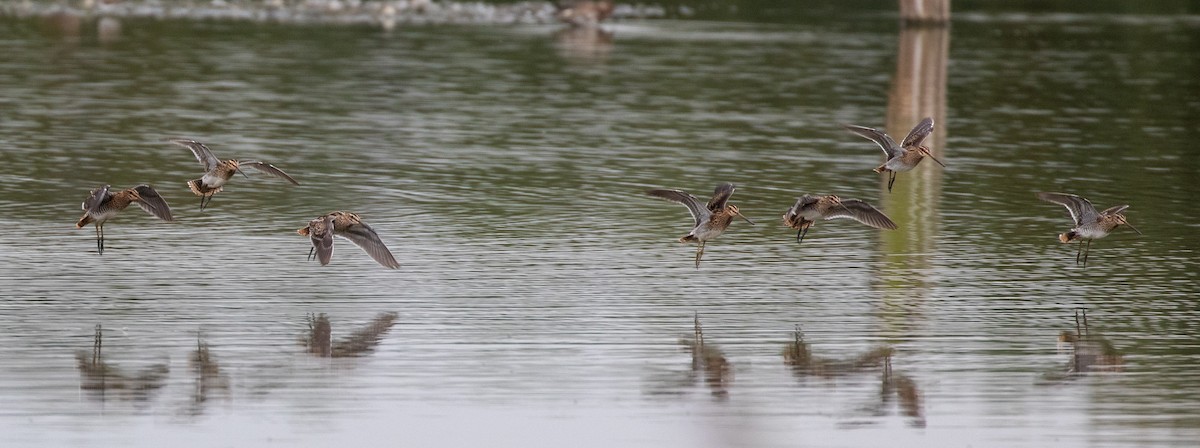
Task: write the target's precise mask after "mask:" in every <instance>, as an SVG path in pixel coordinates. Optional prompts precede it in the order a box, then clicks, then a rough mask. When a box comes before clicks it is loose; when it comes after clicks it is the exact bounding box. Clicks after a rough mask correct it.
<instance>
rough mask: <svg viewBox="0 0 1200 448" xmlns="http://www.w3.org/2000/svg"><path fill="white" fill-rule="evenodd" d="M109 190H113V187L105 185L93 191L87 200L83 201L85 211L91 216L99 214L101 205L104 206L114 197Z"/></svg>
mask: <svg viewBox="0 0 1200 448" xmlns="http://www.w3.org/2000/svg"><path fill="white" fill-rule="evenodd" d="M109 188H111V186H109V185H105V186H103V187H100V188H97V189H95V190H92V192H91V193H90V194H88V197H87V199H84V200H83V204H82V207H83V211H85V212H88V213H89V214H95V213H99V212H100V205H102V204H104V202H105V201H108V198H111V197H112V194H110V193H109V192H108V189H109Z"/></svg>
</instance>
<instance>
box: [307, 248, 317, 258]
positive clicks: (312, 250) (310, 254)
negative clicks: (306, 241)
mask: <svg viewBox="0 0 1200 448" xmlns="http://www.w3.org/2000/svg"><path fill="white" fill-rule="evenodd" d="M316 251H317V246H312V247H310V248H308V261H312V259H313V258H314V257H315V255H313V252H316Z"/></svg>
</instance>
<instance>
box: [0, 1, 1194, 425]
mask: <svg viewBox="0 0 1200 448" xmlns="http://www.w3.org/2000/svg"><path fill="white" fill-rule="evenodd" d="M822 13H823V14H826V13H827V14H829V16H824V17H819V18H817V17H814V18H813V20H812V21H811V23H808V22H806V23H797V24H771V25H763V24H739V23H713V22H674V21H653V22H625V23H620V24H617V25H615V26H614V27H613V28H612V31H613V32H614V34H613V35H611V36H604V35H593V34H577V33H576V34H572V33H565V32H562V31H560V30H558V29H557V28H555V27H486V26H483V27H449V26H447V27H416V28H399V29H397V30H395V31H393V32H391V33H383V32H380V31H379V30H377V29H373V28H369V27H302V26H271V25H251V24H244V23H219V22H198V23H192V22H182V21H170V22H156V21H149V20H125V21H121V22H117V23H115V24H117V25H119V30H118V31H117V32H113V25H114V22H111V21H110V22H108V23H107V24H106V25H105V26H104V27H100V26H98V25H97V23H95V22H94V21H89V20H84V21H82V22H81V23H79V24H78V27H76V26H75V25H72V24H71V23H70V22H69V21H67V22H66V23H65V24H64V23H63V21H59V22H50V21H46V20H40V19H39V20H34V19H30V20H14V19H0V23H2V24H3V26H0V41H2V42H3V46H4V48H5V53H6V57H4V58H0V148H2V149H0V164H2V165H3V166H5V167H6V168H8V169H7V170H5V172H4V173H0V207H3V208H5V209H8V210H19V214H10V215H9V216H5V217H0V224H3V225H4V226H5V227H7V228H8V229H10V230H9V231H7V232H0V250H2V252H3V257H2V258H0V290H2V291H3V294H2V296H3V299H2V300H0V318H2V322H3V323H2V324H0V359H3V363H2V364H0V402H3V403H4V404H5V405H4V406H3V408H2V409H0V434H2V435H3V439H4V445H5V446H214V445H217V446H261V445H276V446H330V445H333V444H344V443H346V442H356V444H359V445H371V446H376V445H388V444H395V443H396V442H397V441H404V442H408V443H406V445H417V446H469V445H487V446H606V447H607V446H655V447H662V446H689V447H691V446H712V447H726V446H771V447H774V446H779V447H782V446H788V447H791V446H880V445H883V444H887V445H889V446H913V447H917V446H921V447H924V446H966V445H970V446H1005V447H1015V446H1048V445H1053V446H1131V445H1138V446H1192V445H1194V443H1195V441H1196V440H1200V373H1197V372H1200V336H1197V335H1198V334H1200V305H1198V304H1200V296H1198V295H1200V279H1198V276H1197V272H1200V254H1197V249H1200V236H1197V235H1200V232H1197V230H1200V225H1197V223H1198V222H1200V208H1197V207H1195V205H1194V204H1195V203H1196V201H1200V188H1197V187H1198V185H1197V181H1196V179H1197V176H1200V162H1198V161H1197V158H1196V157H1195V156H1196V155H1197V153H1196V146H1195V142H1196V141H1200V121H1198V120H1200V78H1198V77H1197V76H1196V74H1197V73H1200V19H1197V18H1196V17H1193V16H1171V17H1167V16H1135V17H1118V16H1108V15H1086V14H1082V15H1057V16H1049V17H1045V18H1043V17H1037V18H1034V20H1033V21H1032V22H1026V21H1025V19H1028V18H1026V17H1013V16H1011V15H986V14H963V15H961V16H960V18H959V20H957V21H956V22H955V23H954V24H953V27H952V29H950V30H949V32H948V36H944V35H943V36H942V37H948V39H949V46H948V48H949V50H948V55H947V56H945V57H944V58H943V63H944V70H945V85H944V86H941V88H939V89H938V90H939V91H940V95H944V100H943V101H942V103H941V104H942V105H941V106H939V107H941V108H942V110H940V111H936V112H927V111H920V112H917V113H921V114H930V115H935V116H937V117H938V126H939V131H938V133H937V134H935V138H934V141H933V143H934V147H935V150H936V151H937V153H938V154H939V155H940V157H941V159H942V160H943V161H944V162H946V163H947V165H948V167H947V168H945V169H942V168H940V167H938V166H936V165H934V164H932V163H931V162H926V163H924V164H922V165H921V166H920V167H919V168H918V169H917V170H916V171H914V172H909V173H901V174H900V175H899V177H898V180H897V183H896V190H895V191H894V192H892V193H890V194H889V193H888V192H887V191H886V189H885V188H884V183H883V182H882V181H881V178H880V177H879V176H878V175H875V174H874V173H872V172H871V171H870V170H871V168H874V167H875V166H876V165H877V164H878V163H879V159H880V154H879V150H878V149H876V148H875V147H874V146H873V145H872V144H871V143H870V142H868V141H866V140H864V139H861V138H859V137H857V136H854V135H852V134H850V133H849V132H846V131H845V130H843V129H841V127H840V126H839V123H844V122H845V123H856V124H862V125H867V126H876V127H878V126H885V125H888V122H887V121H886V120H887V116H888V114H889V112H888V111H889V97H890V96H889V93H890V92H891V93H894V92H895V91H897V90H898V89H899V90H901V91H902V90H903V89H902V88H900V87H897V86H894V85H893V81H894V80H897V79H899V76H898V71H897V65H898V62H899V61H900V60H901V59H902V58H903V56H898V55H900V54H903V53H904V51H903V50H902V47H904V44H903V43H902V42H903V41H904V39H899V38H898V37H900V33H899V30H898V29H897V25H896V23H895V20H894V17H893V16H889V15H886V14H879V13H870V14H857V13H851V12H837V11H824V12H822ZM100 29H104V30H106V31H105V32H104V33H98V30H100ZM932 34H933V35H934V36H937V32H933V33H932ZM921 42H924V41H921ZM923 45H925V44H917V49H918V50H921V51H924V50H929V51H936V49H932V48H927V47H925V46H923ZM891 97H893V98H894V97H895V95H892V96H891ZM894 101H896V100H893V102H894ZM892 107H893V108H895V107H896V105H895V104H893V105H892ZM893 110H894V109H893ZM900 121H903V120H900ZM914 121H915V120H914ZM902 127H903V126H900V127H897V126H890V125H889V129H891V130H892V131H893V134H901V135H903V134H904V133H905V131H907V129H906V128H902ZM170 136H186V137H192V138H196V139H198V140H202V141H205V142H207V143H209V146H210V147H211V148H212V149H213V151H214V152H216V153H217V155H218V156H222V157H225V158H242V159H261V160H265V161H269V162H271V163H273V164H275V165H277V166H279V167H282V168H283V169H285V170H287V171H288V172H289V173H291V174H292V175H293V176H295V177H296V178H297V179H298V180H299V181H300V182H301V184H302V185H301V186H299V187H292V186H290V185H287V184H286V183H284V182H280V181H278V180H275V179H270V178H265V177H261V176H256V177H253V178H252V179H245V178H240V177H239V178H235V179H233V180H232V181H231V183H230V184H229V186H228V188H227V190H226V192H224V193H221V194H219V195H217V196H216V198H215V199H214V200H213V202H212V205H211V206H210V208H208V209H207V210H205V211H204V212H200V211H199V210H198V208H199V207H198V205H199V204H198V199H197V198H196V197H194V196H191V195H190V193H189V192H188V191H187V189H186V187H185V186H184V181H185V180H187V179H191V178H194V177H197V176H198V175H199V169H200V166H199V164H197V163H196V161H195V160H194V159H193V158H192V156H191V154H189V153H188V152H187V151H186V150H184V149H182V148H179V147H175V146H172V145H170V144H165V143H163V141H162V140H163V139H164V138H166V137H170ZM897 138H899V136H898V137H897ZM722 181H728V182H733V183H736V184H737V185H738V186H739V189H738V192H737V194H736V195H735V196H734V201H733V202H734V203H737V204H738V205H739V206H740V207H741V209H742V211H743V213H745V214H746V215H747V216H749V217H750V218H752V219H755V220H756V222H757V223H758V225H757V226H749V225H746V224H745V223H744V222H737V223H735V224H734V226H733V228H732V230H730V232H729V233H727V234H725V235H724V236H722V237H721V238H719V239H717V240H714V241H712V242H711V243H710V244H709V245H708V248H707V252H706V254H705V260H704V263H703V264H702V266H701V268H700V269H699V270H697V269H694V268H693V266H692V258H693V253H694V249H693V248H692V247H691V246H682V245H679V244H678V243H676V242H675V241H674V240H675V239H676V238H678V237H679V236H681V235H683V234H685V233H686V232H687V230H688V228H689V225H690V218H689V217H688V216H687V213H686V211H685V209H684V208H683V207H681V206H678V205H673V204H670V203H666V202H662V201H658V200H655V199H653V198H648V197H645V196H643V195H642V194H641V192H642V190H645V189H647V188H664V187H665V188H681V189H686V190H689V191H692V192H693V193H696V194H697V195H698V196H704V195H706V194H707V193H708V192H709V191H711V189H712V188H713V186H714V185H715V184H716V183H718V182H722ZM139 183H151V184H153V185H154V186H156V187H157V188H158V189H159V190H160V191H161V192H162V193H163V195H164V196H165V197H166V199H167V200H168V201H169V202H170V203H171V204H172V206H173V207H174V210H175V216H176V217H177V218H178V221H179V222H178V223H175V224H165V223H161V222H158V221H156V220H154V219H153V218H151V217H150V216H148V215H146V214H144V213H142V212H141V211H139V210H137V209H130V210H129V211H127V212H126V213H124V214H123V215H121V216H120V217H118V218H117V219H115V220H113V221H110V223H109V225H108V226H106V232H107V237H108V241H107V246H106V251H105V254H104V255H103V256H100V255H97V254H96V253H95V241H94V239H93V232H92V230H91V229H90V228H88V229H83V230H75V229H74V228H73V226H72V224H73V223H74V221H75V220H76V219H78V218H79V215H80V214H81V212H80V210H79V203H80V201H82V200H83V198H84V197H85V196H86V195H87V192H88V191H89V190H90V189H92V188H95V187H96V186H99V185H103V184H112V185H113V186H114V187H122V188H124V187H129V186H133V185H137V184H139ZM1037 191H1066V192H1074V193H1078V194H1080V195H1083V196H1086V197H1088V198H1090V199H1091V200H1092V201H1094V202H1095V203H1096V205H1098V206H1100V207H1108V206H1111V205H1115V204H1121V203H1129V204H1131V205H1132V207H1131V208H1130V209H1129V211H1128V217H1129V219H1130V221H1131V222H1132V223H1133V224H1134V225H1136V226H1137V227H1138V229H1139V230H1141V231H1142V232H1144V233H1145V235H1144V236H1138V235H1137V234H1135V233H1133V232H1132V231H1130V230H1128V229H1125V228H1122V229H1119V230H1118V231H1116V232H1115V233H1114V234H1113V235H1111V236H1109V237H1108V238H1105V239H1103V240H1099V241H1097V242H1095V243H1094V244H1092V247H1091V249H1092V252H1091V256H1090V260H1089V264H1088V265H1087V266H1086V268H1085V267H1080V266H1077V265H1076V264H1075V263H1074V259H1073V257H1074V255H1075V248H1074V246H1067V245H1062V244H1059V243H1058V242H1057V240H1056V239H1055V236H1056V235H1057V233H1058V232H1061V231H1064V230H1066V229H1067V228H1068V227H1069V226H1068V224H1069V219H1068V218H1067V215H1066V211H1065V210H1064V209H1063V208H1062V207H1059V206H1056V205H1053V204H1048V203H1043V202H1040V201H1038V200H1037V199H1036V198H1034V195H1033V194H1034V192H1037ZM803 193H837V194H840V195H841V196H843V197H848V198H861V199H864V200H867V201H869V202H872V203H875V204H877V205H879V206H880V207H881V208H882V209H884V211H886V212H887V213H888V214H889V215H891V216H892V217H893V218H894V219H895V220H896V221H897V222H898V223H900V225H901V229H900V230H897V231H891V232H880V231H876V230H873V229H870V228H867V227H864V226H860V225H857V224H855V223H853V222H846V221H834V222H823V223H819V224H818V225H817V226H816V227H814V228H813V229H812V231H811V232H810V233H809V235H808V237H807V239H806V240H805V242H804V244H803V245H802V246H797V244H796V243H795V240H794V238H795V234H794V233H793V232H792V231H790V230H789V229H786V228H784V227H783V226H782V225H781V224H780V222H779V215H780V214H782V212H783V211H784V210H785V209H786V208H787V207H788V206H790V205H791V203H792V202H793V201H794V198H795V197H796V196H798V195H800V194H803ZM339 209H345V210H352V211H357V212H359V213H360V214H362V215H363V217H364V219H366V220H367V221H368V222H369V223H371V224H372V225H373V226H374V227H375V229H376V230H377V231H378V232H379V233H380V235H381V236H382V237H383V239H384V241H385V242H386V243H387V244H388V245H389V246H390V247H391V248H392V251H393V252H394V253H395V254H396V256H397V258H398V259H399V260H400V261H401V263H402V264H403V267H402V268H401V269H399V270H397V271H389V270H386V269H382V268H380V267H379V266H378V265H375V264H374V263H373V262H372V261H371V260H370V259H369V258H368V257H366V255H365V254H363V253H362V252H361V251H359V250H358V249H357V248H355V247H353V246H352V245H350V244H348V243H346V242H345V241H341V240H339V241H338V243H337V244H338V246H337V252H336V253H335V255H334V260H333V263H332V264H330V265H329V266H325V267H321V266H318V265H317V264H316V263H312V262H305V254H306V253H307V252H308V249H309V244H308V241H307V240H306V239H305V238H303V237H301V236H299V235H296V234H295V229H297V228H299V227H301V226H303V225H304V224H305V223H306V222H307V220H309V219H311V218H312V217H315V216H317V215H319V214H321V213H324V212H327V211H330V210H339ZM1077 307H1085V308H1087V309H1088V319H1089V324H1090V329H1091V331H1092V332H1093V333H1097V332H1102V333H1103V334H1104V336H1105V337H1107V338H1108V340H1109V341H1110V342H1111V343H1112V345H1113V346H1115V348H1116V349H1117V350H1119V351H1120V352H1121V353H1123V358H1122V364H1121V365H1120V366H1119V368H1115V367H1114V368H1108V369H1103V370H1107V371H1105V372H1092V373H1087V374H1083V375H1067V370H1068V367H1069V363H1070V360H1071V356H1069V355H1068V354H1066V353H1065V352H1063V351H1062V350H1060V348H1061V347H1060V346H1059V344H1058V342H1057V341H1058V335H1059V333H1060V332H1061V331H1064V330H1073V329H1074V326H1075V323H1074V319H1073V317H1072V316H1073V312H1074V309H1075V308H1077ZM387 312H394V313H397V315H398V318H397V320H396V324H395V325H394V326H392V327H391V328H390V331H388V332H387V333H384V334H383V336H382V338H381V339H380V341H379V344H378V345H377V346H374V347H373V350H372V351H369V352H366V353H361V356H359V357H354V358H334V359H328V358H318V357H314V356H312V355H309V354H307V353H306V351H305V347H304V345H303V342H302V339H303V338H304V337H305V334H306V333H307V332H308V331H309V323H308V320H307V319H308V317H307V316H308V315H309V314H310V313H315V314H319V313H325V314H326V315H327V316H328V318H329V320H330V322H331V325H332V331H333V338H334V339H341V338H345V337H347V336H348V335H349V334H350V333H351V332H353V331H355V330H357V329H360V328H363V327H364V326H365V325H366V324H367V323H368V322H369V321H371V319H373V318H374V317H375V316H377V315H379V314H380V313H387ZM696 313H698V314H699V317H700V319H701V321H702V324H703V332H704V340H705V342H706V348H707V349H708V350H709V351H710V352H711V353H716V352H719V353H720V354H721V355H722V356H723V358H724V360H725V363H723V364H719V363H711V362H710V363H709V364H707V365H708V366H710V367H711V366H714V365H715V366H717V367H711V368H709V369H708V371H707V372H706V371H703V370H704V369H703V368H700V369H699V371H698V370H697V369H694V368H693V355H692V353H690V352H689V350H688V349H687V347H686V346H684V345H682V344H681V342H680V339H681V338H691V337H692V334H693V316H694V315H695V314H696ZM97 324H101V325H102V326H103V335H104V339H103V355H102V357H103V360H104V362H105V363H107V365H108V366H109V367H111V368H115V369H118V370H119V375H121V376H119V377H114V378H122V379H123V382H122V383H121V384H119V385H115V384H112V385H109V386H110V387H107V388H105V389H99V388H97V386H96V384H95V382H94V380H93V379H92V378H90V377H88V375H86V374H85V372H82V371H81V370H80V368H79V367H78V365H77V361H76V353H77V352H79V351H83V352H86V353H87V355H85V358H88V357H90V353H91V350H92V346H93V334H94V328H95V326H96V325H97ZM797 325H799V326H801V327H802V328H803V332H804V340H805V342H807V343H808V344H809V348H810V349H811V351H812V354H813V355H814V356H819V357H822V358H828V359H850V358H853V357H855V356H858V355H859V354H862V353H864V352H866V351H867V350H869V349H871V348H872V347H877V346H881V345H887V346H890V347H891V348H892V350H893V354H892V357H891V366H892V375H891V376H889V377H884V376H883V370H882V369H881V368H879V367H869V368H864V369H859V370H855V371H849V372H839V373H841V374H839V375H827V376H825V375H814V374H807V373H805V372H798V371H796V370H794V369H793V368H791V367H789V366H787V365H785V364H784V358H783V356H782V352H783V351H784V348H785V345H786V344H787V343H788V342H789V341H791V340H792V337H793V335H792V330H793V329H794V328H795V327H796V326H797ZM198 337H202V338H203V340H204V342H206V343H207V344H208V347H209V356H210V357H211V360H212V361H214V362H216V363H217V364H218V365H219V372H211V371H210V372H208V373H206V374H203V375H202V374H201V373H199V371H198V370H197V369H195V368H193V366H192V364H191V362H190V361H189V358H190V357H191V356H192V353H193V352H194V351H195V350H196V346H197V338H198ZM701 364H703V363H701ZM897 379H902V380H897ZM113 382H114V383H116V382H117V381H116V380H113ZM119 386H124V388H121V387H119ZM885 386H887V387H885ZM364 441H365V442H366V443H364Z"/></svg>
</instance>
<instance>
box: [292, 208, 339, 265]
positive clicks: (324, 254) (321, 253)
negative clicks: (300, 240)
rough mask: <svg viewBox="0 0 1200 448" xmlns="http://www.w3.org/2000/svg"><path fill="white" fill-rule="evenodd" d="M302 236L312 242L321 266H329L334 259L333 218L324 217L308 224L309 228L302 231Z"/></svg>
mask: <svg viewBox="0 0 1200 448" xmlns="http://www.w3.org/2000/svg"><path fill="white" fill-rule="evenodd" d="M300 230H301V232H300V234H301V235H307V236H308V239H309V240H311V241H312V245H313V250H314V251H316V253H317V260H318V261H320V262H321V266H325V265H327V264H329V261H330V260H332V259H333V217H331V216H322V217H320V218H316V219H314V220H312V221H309V222H308V227H306V228H304V229H300Z"/></svg>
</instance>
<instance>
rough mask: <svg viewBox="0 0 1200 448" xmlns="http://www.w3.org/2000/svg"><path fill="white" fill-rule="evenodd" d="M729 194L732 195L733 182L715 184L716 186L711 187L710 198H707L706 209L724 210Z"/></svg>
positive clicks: (712, 210)
mask: <svg viewBox="0 0 1200 448" xmlns="http://www.w3.org/2000/svg"><path fill="white" fill-rule="evenodd" d="M730 196H733V184H729V183H725V184H721V185H717V188H715V189H713V196H712V199H709V200H708V205H707V207H708V211H710V212H715V211H717V210H724V209H725V204H726V203H727V202H729V197H730Z"/></svg>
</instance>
